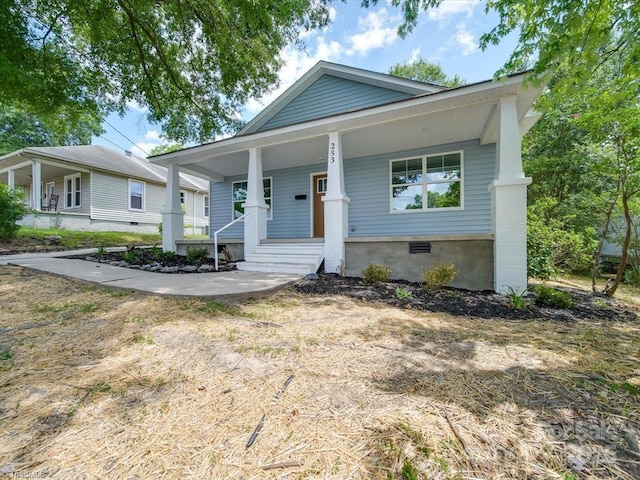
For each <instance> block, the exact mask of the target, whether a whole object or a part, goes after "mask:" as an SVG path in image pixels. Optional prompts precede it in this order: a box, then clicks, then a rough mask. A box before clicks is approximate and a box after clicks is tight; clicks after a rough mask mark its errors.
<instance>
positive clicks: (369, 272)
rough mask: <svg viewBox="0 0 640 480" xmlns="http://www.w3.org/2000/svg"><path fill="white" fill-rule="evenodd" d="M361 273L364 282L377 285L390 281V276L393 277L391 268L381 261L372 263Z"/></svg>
mask: <svg viewBox="0 0 640 480" xmlns="http://www.w3.org/2000/svg"><path fill="white" fill-rule="evenodd" d="M360 274H361V275H362V280H363V281H364V283H366V284H367V285H375V284H377V283H381V282H386V281H388V280H389V277H391V269H390V268H389V267H385V266H384V265H380V264H379V263H370V264H369V265H367V268H365V269H364V270H362V272H360Z"/></svg>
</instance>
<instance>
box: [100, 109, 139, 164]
mask: <svg viewBox="0 0 640 480" xmlns="http://www.w3.org/2000/svg"><path fill="white" fill-rule="evenodd" d="M104 123H106V124H107V125H109V126H110V127H111V128H113V129H114V130H115V131H116V132H118V133H119V134H120V135H122V136H123V137H124V138H126V139H127V140H128V141H129V142H131V144H132V145H133V146H136V147H138V149H139V150H140V151H141V152H142V153H144V154H145V155H147V156H149V154H148V153H147V152H145V151H144V150H143V149H142V148H140V146H139V145H138V144H137V143H136V142H134V141H133V140H131V139H130V138H129V137H127V136H126V135H125V134H124V133H122V132H121V131H120V130H118V129H117V128H116V127H114V126H113V125H111V124H110V123H109V121H108V120H107V119H106V118H105V119H104ZM103 138H104V137H103ZM120 148H122V147H120ZM123 150H124V149H123ZM125 151H126V150H125Z"/></svg>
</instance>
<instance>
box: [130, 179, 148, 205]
mask: <svg viewBox="0 0 640 480" xmlns="http://www.w3.org/2000/svg"><path fill="white" fill-rule="evenodd" d="M144 190H145V183H144V182H139V181H137V180H129V210H144Z"/></svg>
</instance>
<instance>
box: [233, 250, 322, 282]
mask: <svg viewBox="0 0 640 480" xmlns="http://www.w3.org/2000/svg"><path fill="white" fill-rule="evenodd" d="M323 258H324V245H323V244H321V243H270V244H262V245H259V246H257V247H256V248H255V251H254V252H253V253H251V254H248V255H246V257H245V261H244V262H238V264H237V268H238V269H239V270H245V271H254V272H274V273H296V274H299V275H306V274H308V273H315V272H316V271H317V270H318V267H320V264H321V263H322V259H323Z"/></svg>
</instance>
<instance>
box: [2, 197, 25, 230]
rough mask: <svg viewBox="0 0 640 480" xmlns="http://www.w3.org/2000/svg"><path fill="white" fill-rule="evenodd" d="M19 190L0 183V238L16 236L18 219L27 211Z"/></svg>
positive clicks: (18, 227) (18, 226)
mask: <svg viewBox="0 0 640 480" xmlns="http://www.w3.org/2000/svg"><path fill="white" fill-rule="evenodd" d="M23 198H24V196H23V194H22V191H21V190H18V189H15V188H13V189H10V188H9V187H8V186H7V185H0V240H11V239H12V238H15V237H16V234H17V233H18V230H19V229H20V225H18V223H17V222H18V220H20V219H21V218H22V217H24V215H25V214H26V213H27V212H26V209H25V206H24V202H23Z"/></svg>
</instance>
